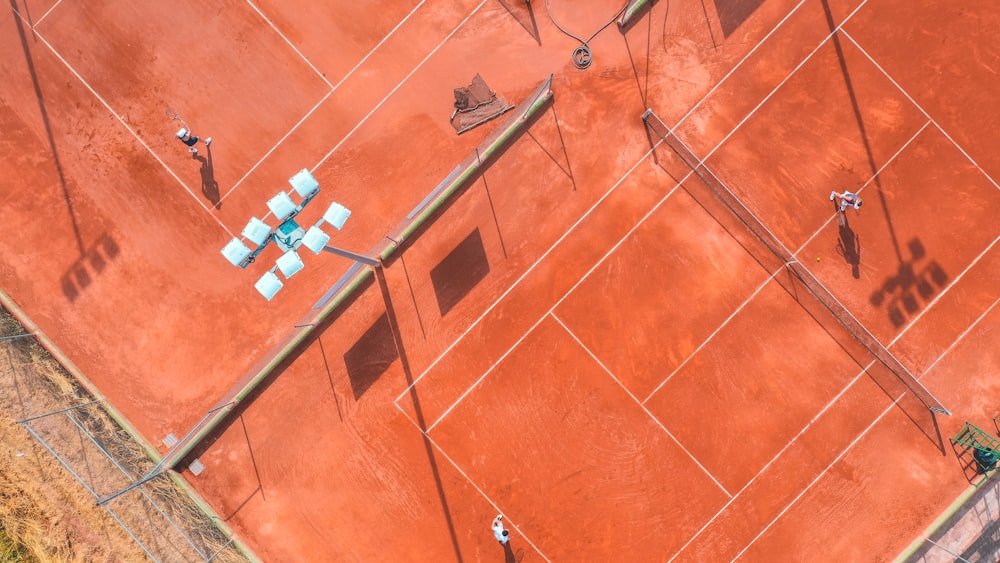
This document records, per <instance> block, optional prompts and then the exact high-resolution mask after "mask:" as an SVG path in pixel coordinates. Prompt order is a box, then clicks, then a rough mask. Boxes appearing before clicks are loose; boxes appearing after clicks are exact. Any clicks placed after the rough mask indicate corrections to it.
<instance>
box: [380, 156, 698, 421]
mask: <svg viewBox="0 0 1000 563" xmlns="http://www.w3.org/2000/svg"><path fill="white" fill-rule="evenodd" d="M650 154H652V149H650V151H649V152H647V153H646V154H645V155H643V156H642V157H641V158H640V159H639V161H638V162H636V163H635V164H634V165H633V166H632V168H630V169H629V170H628V172H626V173H625V175H624V176H622V177H621V178H620V179H619V180H618V181H617V182H615V185H614V186H613V187H612V188H611V190H608V192H607V193H606V194H605V196H603V197H602V198H601V200H599V201H598V203H600V201H603V199H604V197H607V195H608V194H610V193H611V191H612V190H614V189H615V188H617V187H618V186H619V185H621V183H622V182H624V181H625V178H627V177H628V176H629V175H630V174H631V173H632V171H633V170H635V169H636V168H637V167H638V166H639V164H641V163H642V162H644V161H645V160H646V157H648V156H649V155H650ZM693 173H694V172H693V171H692V172H688V174H687V176H684V180H687V179H688V178H689V177H690V176H691V174H693ZM684 180H681V181H680V182H678V183H677V184H676V185H675V186H674V187H673V188H671V189H670V190H669V191H668V192H667V194H666V195H664V196H663V197H662V198H660V201H658V202H656V204H655V205H653V207H652V208H651V209H650V210H649V211H647V212H646V214H645V215H643V216H642V218H641V219H639V221H638V222H637V223H636V224H635V225H634V226H633V227H632V228H631V229H629V230H628V232H627V233H625V235H624V236H623V237H622V238H621V239H619V241H618V242H616V243H615V244H614V245H613V246H612V247H611V249H610V250H608V251H607V252H606V253H605V254H604V256H601V257H600V258H599V259H598V260H597V261H596V262H594V265H593V266H591V267H590V269H589V270H587V272H586V273H585V274H583V275H582V276H581V277H580V279H579V280H577V281H576V283H574V284H573V286H572V287H571V288H569V289H568V290H567V291H566V293H564V294H563V296H562V297H560V298H559V299H558V300H557V301H556V302H555V304H554V305H552V307H550V308H549V310H548V311H546V312H545V313H544V314H542V316H541V317H539V319H538V320H537V321H535V324H533V325H531V328H529V329H528V330H527V331H525V333H524V334H522V335H521V337H520V338H518V339H517V342H515V343H514V344H513V345H511V347H510V348H508V349H507V351H506V352H504V353H503V354H502V355H501V356H500V357H499V358H497V360H496V361H495V362H493V363H492V364H491V365H490V367H489V368H488V369H487V370H486V371H485V372H484V373H483V375H481V376H479V379H477V380H476V381H475V382H474V383H473V384H472V386H471V387H469V388H468V389H466V390H465V392H464V393H462V395H461V396H460V397H459V398H458V399H457V400H456V401H455V402H454V403H452V404H451V406H449V407H448V408H447V409H446V410H445V411H444V412H443V413H442V414H441V416H439V417H438V419H437V420H435V421H434V424H431V425H430V427H429V428H428V429H427V431H428V432H430V431H431V429H432V428H434V426H436V425H437V423H438V422H441V420H443V419H444V417H445V416H447V415H448V413H450V412H451V411H452V409H454V408H455V407H457V406H458V404H459V403H461V402H462V399H464V398H465V397H466V396H467V395H468V394H469V393H471V392H472V390H473V389H475V388H476V387H477V386H478V385H479V383H480V382H482V381H483V380H484V379H486V376H487V375H489V374H490V373H491V372H492V371H493V370H494V369H496V367H497V366H498V365H500V363H501V362H503V361H504V359H505V358H506V357H507V356H509V355H510V354H511V352H513V351H514V350H515V349H516V348H517V347H518V346H519V345H520V344H521V342H522V341H523V340H524V339H525V338H527V337H528V335H529V334H531V332H532V331H534V330H535V327H537V326H538V325H539V324H541V323H542V321H544V320H545V317H547V316H549V315H551V314H552V312H553V311H555V310H556V308H557V307H559V305H561V304H562V302H563V301H564V300H566V298H567V297H569V296H570V295H571V294H572V293H573V292H574V291H575V290H576V288H577V287H579V286H580V284H582V283H583V282H584V281H586V280H587V278H588V277H590V274H592V273H594V271H595V270H597V268H599V267H600V266H601V264H603V263H604V261H605V260H607V259H608V258H609V257H610V256H611V255H612V254H614V253H615V251H616V250H618V247H619V246H621V245H622V244H624V243H625V241H626V240H628V239H629V237H631V236H632V233H634V232H635V230H636V229H638V228H639V227H640V226H642V224H643V223H644V222H645V221H646V219H648V218H649V217H650V216H651V215H652V214H653V213H655V212H656V210H657V209H659V208H660V206H662V205H663V203H664V202H665V201H667V199H668V198H669V197H670V196H671V195H673V193H674V192H675V191H677V189H678V188H680V186H681V183H683V182H684ZM595 207H596V204H595ZM593 209H594V208H593V207H592V208H591V211H592V210H593ZM589 214H590V211H588V212H587V214H586V215H584V217H586V216H587V215H589ZM582 220H583V217H581V218H580V220H579V221H577V222H576V223H574V224H573V226H572V227H570V230H569V231H567V232H566V233H564V234H563V236H562V237H559V240H557V241H556V242H555V244H553V245H552V247H550V248H549V250H547V251H546V252H545V254H543V255H542V256H541V257H540V258H539V259H538V260H537V261H536V262H535V264H533V265H532V267H531V268H530V269H529V270H528V272H530V271H531V270H533V269H534V267H535V265H537V264H538V262H541V261H542V260H543V259H545V257H546V256H547V255H548V254H549V252H551V251H552V250H553V249H554V248H555V247H556V245H558V244H559V241H561V240H563V239H564V238H566V236H568V235H569V233H570V232H571V231H573V230H574V229H576V226H577V225H578V224H579V223H580V221H582ZM528 272H525V273H524V274H523V275H521V277H519V278H518V279H517V280H516V281H515V282H514V284H512V285H511V287H510V288H509V289H508V290H507V291H505V292H504V293H503V295H501V296H500V297H499V298H498V299H497V300H496V301H494V302H493V304H492V305H490V307H489V308H488V309H487V310H486V311H485V312H484V313H483V314H482V315H480V317H479V319H476V322H475V323H473V324H472V325H471V326H470V327H469V328H468V329H467V330H466V331H465V332H463V333H462V334H461V336H459V337H458V339H456V340H455V341H454V342H453V343H452V344H451V346H449V347H448V348H447V349H445V351H444V352H443V353H442V355H441V356H438V358H437V359H436V360H434V362H433V363H432V364H431V365H429V366H427V369H425V370H424V372H423V373H421V374H420V377H423V376H424V375H425V374H426V373H427V372H428V371H430V370H431V368H433V367H434V365H435V364H436V363H437V361H438V360H440V359H441V358H443V357H444V354H446V353H448V351H449V350H451V348H452V347H454V346H455V345H456V344H458V341H459V340H461V339H462V338H463V337H464V336H465V335H466V334H468V332H469V331H470V330H472V327H474V326H476V323H478V322H479V320H480V319H482V318H483V317H485V316H486V314H487V313H489V312H490V311H491V310H493V308H494V307H496V306H497V305H498V304H499V303H500V301H501V300H502V299H503V298H504V296H506V295H507V294H508V293H509V292H510V291H511V290H513V289H514V287H515V286H516V285H517V284H518V282H520V281H521V280H522V279H524V277H525V276H527V275H528ZM420 377H418V378H417V379H416V380H414V381H413V383H412V384H411V385H410V387H408V388H407V389H406V391H403V393H402V394H401V395H400V396H399V397H397V398H396V400H397V401H399V400H400V399H402V398H403V395H406V394H407V393H408V392H409V391H410V389H411V388H412V387H413V386H414V385H416V384H417V382H418V381H420Z"/></svg>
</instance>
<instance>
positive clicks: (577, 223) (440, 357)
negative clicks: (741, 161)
mask: <svg viewBox="0 0 1000 563" xmlns="http://www.w3.org/2000/svg"><path fill="white" fill-rule="evenodd" d="M651 154H653V149H649V151H647V152H646V154H644V155H642V156H641V157H640V158H639V159H638V160H637V161H636V162H635V164H633V165H632V167H631V168H629V169H628V170H627V171H626V172H625V174H623V175H622V177H621V178H619V179H618V180H617V181H616V182H615V183H614V184H613V185H612V186H611V187H610V188H608V190H607V191H606V192H604V194H603V195H602V196H601V197H600V198H598V200H597V201H596V202H594V204H593V205H592V206H590V209H588V210H587V211H586V212H584V214H583V215H581V216H580V218H579V219H577V220H576V221H575V222H574V223H573V224H572V225H570V227H569V228H568V229H567V230H566V232H565V233H563V234H562V236H560V237H559V239H558V240H556V241H555V242H554V243H552V246H550V247H549V248H548V249H547V250H546V251H545V252H543V253H542V255H541V256H539V257H538V259H537V260H535V261H534V262H533V263H532V264H531V266H529V267H528V268H527V269H526V270H525V271H524V273H523V274H521V275H520V276H518V278H517V279H516V280H514V282H513V283H512V284H510V287H508V288H507V289H506V290H504V292H503V293H502V294H500V296H499V297H497V298H496V299H495V300H494V301H493V303H491V304H490V306H489V307H487V308H486V310H485V311H483V313H482V314H481V315H479V317H477V318H476V320H474V321H472V323H471V324H469V327H468V328H466V329H465V330H464V331H463V332H462V334H460V335H458V337H457V338H455V340H454V341H452V343H451V344H449V345H448V347H447V348H445V349H444V350H443V351H442V352H441V353H440V354H439V355H438V357H437V358H434V361H432V362H431V363H430V365H428V366H427V368H425V369H424V371H423V372H422V373H421V374H420V375H419V376H417V378H416V379H414V380H413V383H411V384H410V385H409V386H408V387H407V388H406V389H404V390H403V392H402V393H400V394H399V396H398V397H397V398H396V401H399V400H400V399H402V398H403V397H404V396H405V395H407V394H409V393H410V390H411V389H412V388H413V387H414V386H415V385H416V384H417V383H419V382H420V380H421V379H423V377H424V376H425V375H427V374H428V373H429V372H430V371H431V370H432V369H434V366H436V365H437V364H438V362H440V361H441V360H443V359H444V357H445V356H447V355H448V354H449V353H450V352H451V351H452V349H453V348H455V346H457V345H458V343H459V342H461V341H462V340H463V339H464V338H465V337H466V336H468V334H469V333H470V332H472V330H473V329H474V328H476V326H477V325H479V323H480V322H482V320H483V319H484V318H486V316H487V315H489V314H490V312H491V311H493V309H495V308H496V307H497V306H499V305H500V302H501V301H503V300H504V298H505V297H507V295H509V294H510V293H511V292H512V291H514V289H515V288H517V286H518V285H520V284H521V282H522V281H523V280H524V278H526V277H528V276H529V275H530V274H531V273H532V272H533V271H534V270H535V268H537V267H538V265H539V264H541V263H542V261H543V260H545V258H547V257H548V256H549V254H551V253H552V252H553V251H554V250H555V249H556V247H558V246H559V244H560V243H562V241H564V240H566V239H567V238H569V236H570V235H571V234H573V231H575V230H576V228H577V227H579V226H580V224H581V223H583V222H584V221H585V220H586V219H587V218H588V217H590V215H591V214H592V213H593V212H594V210H595V209H597V207H598V206H600V205H601V203H603V202H604V200H606V199H607V198H608V197H610V196H611V194H612V193H614V191H615V190H617V189H618V186H620V185H621V184H622V183H623V182H624V181H625V179H626V178H628V177H629V175H631V174H632V172H633V171H634V170H635V169H636V168H638V167H639V165H641V164H642V163H643V162H644V161H645V160H646V158H648V157H649V155H651ZM691 174H693V172H688V174H687V176H685V179H686V178H688V177H690V176H691ZM679 185H680V184H678V185H677V186H674V188H673V189H672V190H670V192H671V193H673V191H674V190H676V189H677V187H679ZM667 195H669V194H667ZM630 232H631V231H630ZM595 267H596V265H595ZM591 271H593V268H591ZM588 273H589V272H588ZM581 281H582V280H581ZM579 283H580V282H577V284H576V285H579ZM576 285H574V286H573V287H574V288H575V287H576ZM560 301H561V300H560ZM553 309H554V307H553ZM547 314H548V312H546V313H545V314H543V315H542V317H543V318H544V317H545V315H547ZM539 321H540V320H539ZM534 326H537V323H536V324H535V325H533V327H532V328H534ZM529 330H531V329H529Z"/></svg>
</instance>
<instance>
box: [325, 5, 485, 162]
mask: <svg viewBox="0 0 1000 563" xmlns="http://www.w3.org/2000/svg"><path fill="white" fill-rule="evenodd" d="M487 1H488V0H482V2H480V3H479V5H478V6H476V7H475V8H474V9H473V10H472V12H470V13H469V15H467V16H465V19H464V20H462V21H461V22H459V24H458V25H457V26H455V29H453V30H451V32H449V33H448V35H447V36H445V38H444V39H442V40H441V42H440V43H438V45H437V46H436V47H434V49H432V50H431V52H430V53H428V54H427V56H426V57H424V59H423V60H422V61H420V62H419V63H417V66H415V67H413V70H411V71H410V72H409V74H407V75H406V76H405V77H403V79H402V80H400V81H399V84H396V86H395V87H394V88H393V89H392V90H390V91H389V93H388V94H386V95H385V97H384V98H382V100H381V101H380V102H379V103H378V104H376V105H375V107H374V108H372V110H371V111H369V112H368V114H367V115H365V116H364V117H363V118H361V121H359V122H358V123H357V124H356V125H355V126H354V128H352V129H351V130H350V131H348V132H347V134H346V135H344V138H342V139H341V140H340V141H339V142H338V143H337V144H336V145H334V147H333V148H332V149H330V152H328V153H326V155H324V156H323V158H321V159H320V161H319V162H317V163H316V165H315V166H313V167H312V168H311V169H310V170H311V171H315V170H316V169H317V168H319V167H320V166H322V165H323V163H324V162H326V160H327V159H328V158H330V156H332V155H333V153H335V152H336V151H337V149H339V148H340V146H341V145H343V144H344V142H345V141H347V139H349V138H350V137H351V135H353V134H354V132H355V131H357V130H358V129H360V128H361V126H362V125H364V124H365V122H366V121H368V119H369V118H370V117H371V116H372V115H373V114H374V113H375V112H376V111H378V110H379V108H381V107H382V105H383V104H384V103H385V102H386V101H388V100H389V98H391V97H392V95H393V94H395V93H396V90H399V89H400V88H401V87H402V86H403V84H406V81H408V80H409V79H410V77H411V76H413V75H414V74H415V73H416V72H417V71H418V70H420V68H421V67H422V66H424V63H426V62H427V61H428V60H430V58H431V57H433V56H434V55H435V54H436V53H437V52H438V51H439V50H440V49H441V47H443V46H444V44H445V43H447V42H448V41H449V40H450V39H451V38H452V36H454V35H455V34H456V33H458V30H460V29H462V26H464V25H465V24H466V23H468V21H469V20H470V19H472V16H475V15H476V14H477V13H478V12H479V10H480V9H482V7H483V6H485V5H486V2H487Z"/></svg>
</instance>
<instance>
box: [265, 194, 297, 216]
mask: <svg viewBox="0 0 1000 563" xmlns="http://www.w3.org/2000/svg"><path fill="white" fill-rule="evenodd" d="M267 208H268V209H270V210H271V213H274V216H275V217H277V219H278V221H281V222H282V223H284V222H285V221H287V220H288V219H290V218H291V217H292V216H293V215H295V213H296V212H297V211H298V208H297V207H295V203H294V202H292V198H290V197H288V194H286V193H285V192H278V195H276V196H274V197H272V198H271V200H270V201H268V202H267Z"/></svg>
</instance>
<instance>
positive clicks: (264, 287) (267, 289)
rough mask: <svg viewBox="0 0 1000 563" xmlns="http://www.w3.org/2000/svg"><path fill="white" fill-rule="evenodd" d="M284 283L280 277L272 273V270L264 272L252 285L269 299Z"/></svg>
mask: <svg viewBox="0 0 1000 563" xmlns="http://www.w3.org/2000/svg"><path fill="white" fill-rule="evenodd" d="M284 285H285V284H283V283H281V279H279V278H278V276H276V275H274V272H265V273H264V275H263V276H261V277H260V279H259V280H257V283H255V284H254V285H253V286H254V287H255V288H257V291H258V292H260V294H261V295H263V296H264V299H267V300H268V301H270V300H271V299H273V298H274V296H275V295H276V294H277V293H278V291H279V290H280V289H281V288H282V287H284Z"/></svg>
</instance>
